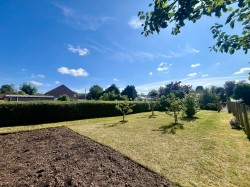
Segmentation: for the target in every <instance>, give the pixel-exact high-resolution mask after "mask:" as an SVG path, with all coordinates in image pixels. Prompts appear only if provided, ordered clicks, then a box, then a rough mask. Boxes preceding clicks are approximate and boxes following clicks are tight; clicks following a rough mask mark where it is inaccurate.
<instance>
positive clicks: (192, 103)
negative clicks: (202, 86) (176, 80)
mask: <svg viewBox="0 0 250 187" xmlns="http://www.w3.org/2000/svg"><path fill="white" fill-rule="evenodd" d="M183 104H184V107H183V112H184V114H185V115H186V116H187V117H189V118H191V117H194V115H195V114H196V113H197V111H198V109H199V107H198V104H197V101H196V98H195V95H192V94H187V95H185V98H184V101H183Z"/></svg>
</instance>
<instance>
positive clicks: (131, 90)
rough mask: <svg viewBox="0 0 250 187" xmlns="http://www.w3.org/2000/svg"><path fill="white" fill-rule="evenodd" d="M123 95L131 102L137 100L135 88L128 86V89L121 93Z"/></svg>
mask: <svg viewBox="0 0 250 187" xmlns="http://www.w3.org/2000/svg"><path fill="white" fill-rule="evenodd" d="M121 95H126V96H127V97H128V98H129V99H130V100H135V98H136V97H137V91H136V89H135V86H134V85H127V86H126V88H125V89H124V90H123V91H122V92H121Z"/></svg>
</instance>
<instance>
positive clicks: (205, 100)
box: [199, 88, 218, 110]
mask: <svg viewBox="0 0 250 187" xmlns="http://www.w3.org/2000/svg"><path fill="white" fill-rule="evenodd" d="M217 102H218V98H217V95H216V93H215V92H213V89H211V88H210V89H209V88H206V89H205V90H204V92H203V93H202V94H201V96H200V99H199V103H200V108H201V109H203V110H217Z"/></svg>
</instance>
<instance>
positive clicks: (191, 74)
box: [188, 73, 197, 77]
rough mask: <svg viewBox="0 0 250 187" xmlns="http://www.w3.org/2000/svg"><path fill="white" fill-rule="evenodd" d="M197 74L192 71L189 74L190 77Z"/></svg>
mask: <svg viewBox="0 0 250 187" xmlns="http://www.w3.org/2000/svg"><path fill="white" fill-rule="evenodd" d="M196 75H197V73H190V74H188V76H189V77H194V76H196Z"/></svg>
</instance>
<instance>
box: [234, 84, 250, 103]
mask: <svg viewBox="0 0 250 187" xmlns="http://www.w3.org/2000/svg"><path fill="white" fill-rule="evenodd" d="M233 98H234V99H242V101H243V102H244V103H245V104H246V105H250V84H247V83H244V84H237V85H236V86H235V88H234V91H233Z"/></svg>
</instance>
